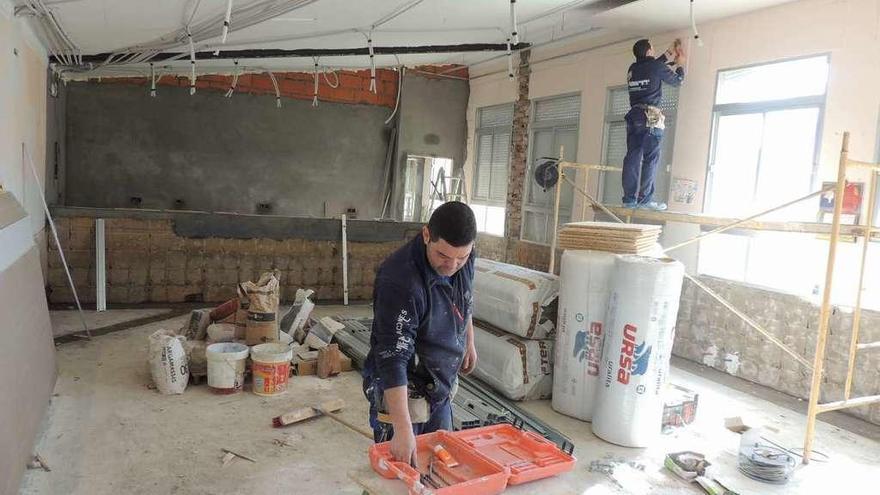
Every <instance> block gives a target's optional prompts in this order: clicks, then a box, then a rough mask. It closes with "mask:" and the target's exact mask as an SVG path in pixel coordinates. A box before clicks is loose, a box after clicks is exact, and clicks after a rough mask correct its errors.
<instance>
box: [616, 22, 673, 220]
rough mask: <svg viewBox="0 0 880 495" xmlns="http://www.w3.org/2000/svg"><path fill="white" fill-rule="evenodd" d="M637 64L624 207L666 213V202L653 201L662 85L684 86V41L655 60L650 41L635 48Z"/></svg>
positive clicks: (632, 74) (631, 85) (630, 83)
mask: <svg viewBox="0 0 880 495" xmlns="http://www.w3.org/2000/svg"><path fill="white" fill-rule="evenodd" d="M633 55H635V57H636V61H635V63H633V64H632V65H630V66H629V72H627V76H626V80H627V89H628V90H629V104H630V107H631V108H630V111H629V113H627V114H626V157H625V158H624V159H623V206H624V207H625V208H649V209H652V210H665V209H666V203H662V202H658V201H654V199H653V197H654V177H655V175H656V173H657V165H658V164H659V163H660V142H661V141H662V140H663V129H664V128H665V125H664V122H663V121H664V116H663V112H662V111H660V107H659V105H660V99H661V98H662V94H663V93H662V89H661V82H665V83H666V84H669V85H671V86H681V83H682V81H684V67H682V64H684V62H685V56H684V51H683V50H682V48H681V41H680V40H675V42H674V43H673V44H672V46H671V47H670V48H669V50H667V51H666V53H664V54H663V55H661V56H659V57H657V58H655V57H654V48H653V47H652V46H651V42H650V41H648V40H647V39H641V40H639V41H637V42H636V43H635V44H634V45H633Z"/></svg>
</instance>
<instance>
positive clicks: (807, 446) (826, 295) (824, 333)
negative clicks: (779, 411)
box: [549, 131, 880, 464]
mask: <svg viewBox="0 0 880 495" xmlns="http://www.w3.org/2000/svg"><path fill="white" fill-rule="evenodd" d="M849 137H850V134H849V131H846V132H844V133H843V139H842V143H841V148H840V160H839V162H838V166H837V181H836V182H834V183H832V184H829V185H828V186H826V187H824V188H823V189H820V190H818V191H814V192H812V193H809V194H807V195H805V196H802V197H800V198H796V199H793V200H791V201H788V202H785V203H783V204H781V205H779V206H775V207H773V208H770V209H768V210H764V211H762V212H759V213H756V214H754V215H751V216H749V217H746V218H742V219H717V218H711V219H710V221H707V222H705V223H706V224H708V225H714V226H716V228H715V229H713V230H711V231H708V232H703V233H701V234H699V235H697V236H696V237H693V238H691V239H688V240H686V241H684V242H681V243H678V244H676V245H674V246H671V247H668V248H665V249H664V250H663V252H664V254H666V253H668V252H669V251H672V250H675V249H678V248H681V247H683V246H686V245H689V244H692V243H696V242H699V241H702V240H703V239H705V238H707V237H709V236H712V235H715V234H719V233H721V232H724V231H727V230H730V229H733V228H741V229H747V230H771V231H784V232H797V233H830V236H829V249H828V258H827V263H826V269H825V286H824V291H823V294H822V303H821V306H820V309H819V328H818V331H817V332H818V338H817V340H816V352H815V355H814V357H813V361H812V363H810V361H808V360H807V359H806V358H804V357H803V356H801V355H800V354H798V353H797V352H795V351H794V350H793V349H791V348H790V347H788V346H787V345H785V344H784V343H783V342H782V341H781V340H779V339H778V338H777V337H776V336H774V335H773V334H771V333H770V332H769V331H767V330H766V329H764V328H763V327H762V326H761V325H759V324H758V323H757V322H756V321H755V320H754V319H752V318H750V317H749V316H748V315H747V314H745V313H744V312H743V311H741V310H739V309H738V308H736V307H735V306H734V305H733V304H731V303H730V302H729V301H727V300H726V299H724V298H723V297H722V296H720V295H719V294H717V293H715V292H714V291H713V290H712V289H710V288H709V287H707V286H706V285H705V284H703V283H702V282H701V281H699V280H698V279H696V278H695V277H693V276H691V275H689V274H687V273H685V277H686V278H687V279H688V280H690V281H691V282H692V283H693V284H694V285H695V286H697V287H698V288H699V289H701V290H703V291H704V292H705V293H706V294H708V295H709V296H710V297H712V298H713V299H715V300H716V301H717V302H719V303H720V304H721V305H722V306H724V307H725V308H727V309H728V310H729V311H731V312H732V313H733V314H735V315H736V316H737V317H739V318H740V319H741V320H743V322H744V323H746V324H747V325H748V326H749V327H751V328H752V329H754V330H755V331H757V332H758V333H760V334H761V335H763V336H764V337H765V338H766V339H767V340H768V341H770V342H771V343H772V344H774V345H776V346H777V347H779V348H780V349H781V350H783V351H784V352H786V353H787V354H789V355H790V356H792V357H793V358H794V359H795V360H796V361H798V362H799V363H800V364H801V365H802V366H804V367H805V368H807V369H809V370H810V371H811V372H812V379H811V385H810V396H809V407H808V410H807V426H806V433H805V439H804V454H803V463H804V464H809V462H810V457H811V454H812V447H813V439H814V436H815V426H816V417H817V416H818V415H819V414H821V413H824V412H829V411H836V410H840V409H847V408H850V407H858V406H864V405H870V404H875V403H880V395H871V396H865V397H857V398H850V395H851V392H852V379H853V371H854V368H855V358H856V353H857V352H858V351H861V350H870V349H880V341H878V342H865V343H860V342H859V329H860V324H861V313H862V292H863V290H864V279H865V264H866V262H867V255H868V247H869V245H870V242H871V240H872V238H873V237H874V234H877V233H880V228H877V227H874V226H873V221H874V204H875V202H876V199H877V176H878V173H880V163H871V162H864V161H859V160H852V159H850V158H849ZM561 157H562V152H561V151H560V162H559V166H558V167H559V181H558V182H557V184H556V186H555V187H556V200H555V204H554V210H553V237H552V240H551V244H550V267H549V272H550V273H554V271H555V268H556V244H557V238H558V236H559V197H560V191H561V184H562V182H563V181H565V182H567V183H568V184H570V185H571V186H572V187H573V188H574V190H576V191H577V192H578V193H580V194H581V195H582V196H584V197H585V198H586V199H587V200H588V201H589V202H590V203H592V205H593V207H594V208H595V209H599V210H601V211H602V212H604V213H605V214H606V215H608V216H610V217H611V218H612V219H614V220H615V221H617V222H619V223H628V222H629V221H630V220H631V219H632V217H633V216H635V214H636V212H635V211H634V210H632V209H624V208H612V209H613V210H616V211H618V212H619V213H622V215H621V216H624V217H625V218H626V219H627V222H624V221H623V220H621V219H620V217H619V216H618V215H616V214H615V212H614V211H612V209H609V208H608V207H606V206H605V205H602V204H601V203H600V202H599V201H597V200H596V199H595V198H593V197H592V196H591V195H590V194H589V193H587V192H586V191H585V190H584V189H583V188H581V187H580V186H578V185H577V184H576V183H575V182H574V181H572V180H571V178H569V177H568V176H567V175H566V170H567V169H575V170H580V171H584V172H585V174H586V178H585V181H584V182H585V183H588V180H589V173H590V171H592V170H606V171H607V170H612V171H619V170H620V169H619V168H615V167H608V166H605V165H591V164H586V163H574V162H566V161H562V160H561ZM849 168H862V169H868V170H870V180H869V181H868V183H867V187H868V212H867V215H866V223H865V224H864V225H847V226H842V225H841V214H842V211H843V196H844V190H845V187H846V177H847V172H848V169H849ZM829 190H834V211H833V216H832V222H831V226H830V231H829V229H828V225H827V224H820V223H803V222H759V221H756V219H757V218H759V217H761V216H764V215H766V214H768V213H772V212H775V211H777V210H781V209H783V208H786V207H788V206H791V205H793V204H795V203H798V202H800V201H804V200H806V199H810V198H813V197H816V196H819V195H820V194H823V193H824V192H826V191H829ZM681 215H682V214H675V213H666V212H651V213H650V215H649V216H650V218H651V219H653V220H661V221H662V220H671V221H681V220H682V219H680V218H678V217H679V216H681ZM638 216H642V215H638ZM686 216H688V217H691V218H690V219H688V220H685V221H688V222H690V223H701V224H702V223H704V222H701V221H700V218H701V217H700V216H697V215H686ZM844 227H845V228H844ZM842 230H843V231H845V233H846V235H848V236H853V237H855V238H856V239H858V238H861V239H862V242H863V244H862V256H861V259H860V265H859V281H858V290H857V292H856V294H857V295H856V302H855V307H854V308H853V323H852V334H851V337H850V348H849V355H848V366H847V373H846V384H845V386H844V398H843V400H840V401H833V402H825V403H820V402H819V400H820V397H821V388H822V375H823V368H824V361H825V347H826V341H827V337H828V330H829V323H830V317H831V295H832V289H833V278H834V265H835V260H836V256H837V244H838V243H839V241H840V236H841V231H842Z"/></svg>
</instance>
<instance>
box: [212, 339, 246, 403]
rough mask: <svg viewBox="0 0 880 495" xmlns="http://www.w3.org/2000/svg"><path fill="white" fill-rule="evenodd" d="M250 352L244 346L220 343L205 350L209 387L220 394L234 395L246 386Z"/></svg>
mask: <svg viewBox="0 0 880 495" xmlns="http://www.w3.org/2000/svg"><path fill="white" fill-rule="evenodd" d="M249 352H250V350H249V349H248V347H247V346H246V345H244V344H236V343H233V342H220V343H217V344H211V345H209V346H208V348H207V349H205V357H206V358H207V360H208V386H209V387H211V390H213V391H214V392H216V393H218V394H234V393H236V392H240V391H241V386H242V384H244V368H245V360H246V359H247V357H248V353H249Z"/></svg>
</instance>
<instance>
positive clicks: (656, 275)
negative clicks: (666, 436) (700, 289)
mask: <svg viewBox="0 0 880 495" xmlns="http://www.w3.org/2000/svg"><path fill="white" fill-rule="evenodd" d="M683 277H684V265H682V264H681V263H679V262H678V261H675V260H672V259H669V258H659V259H658V258H649V257H643V256H618V257H617V259H616V260H615V266H614V273H613V275H612V277H611V294H610V297H609V301H608V316H607V318H606V323H607V325H606V329H607V332H606V334H605V345H604V347H603V357H602V366H601V370H600V377H601V383H600V386H599V389H598V391H597V394H596V407H595V410H594V411H593V433H595V434H596V435H597V436H598V437H600V438H602V439H603V440H606V441H609V442H611V443H616V444H618V445H623V446H625V447H646V446H648V445H650V444H651V442H652V441H653V440H655V439H656V438H657V437H658V436H659V435H660V426H661V421H662V415H663V388H664V386H665V384H666V378H667V376H668V374H669V358H670V354H671V352H672V341H673V337H674V331H675V323H676V318H677V315H678V303H679V298H680V296H681V284H682V279H683Z"/></svg>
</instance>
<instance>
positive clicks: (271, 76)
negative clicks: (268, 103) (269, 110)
mask: <svg viewBox="0 0 880 495" xmlns="http://www.w3.org/2000/svg"><path fill="white" fill-rule="evenodd" d="M266 73H267V74H269V79H271V80H272V86H275V106H277V107H278V108H281V90H280V89H278V81H277V80H276V79H275V74H273V73H272V71H270V70H267V71H266Z"/></svg>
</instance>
